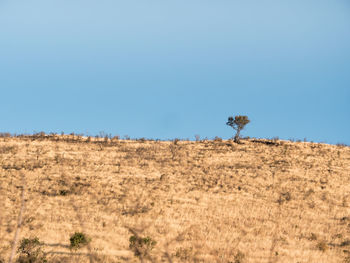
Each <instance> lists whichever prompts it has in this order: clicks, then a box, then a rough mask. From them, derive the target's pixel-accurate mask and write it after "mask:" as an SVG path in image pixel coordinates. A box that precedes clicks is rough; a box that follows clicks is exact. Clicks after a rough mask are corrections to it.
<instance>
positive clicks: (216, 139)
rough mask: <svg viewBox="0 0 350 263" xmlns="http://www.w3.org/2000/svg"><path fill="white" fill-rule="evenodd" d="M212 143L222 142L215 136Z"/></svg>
mask: <svg viewBox="0 0 350 263" xmlns="http://www.w3.org/2000/svg"><path fill="white" fill-rule="evenodd" d="M214 141H215V142H222V139H221V138H220V137H218V136H215V138H214Z"/></svg>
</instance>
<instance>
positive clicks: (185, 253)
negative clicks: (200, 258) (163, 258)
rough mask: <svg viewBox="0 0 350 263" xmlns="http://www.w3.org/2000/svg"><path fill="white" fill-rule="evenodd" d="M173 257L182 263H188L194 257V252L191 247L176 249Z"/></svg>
mask: <svg viewBox="0 0 350 263" xmlns="http://www.w3.org/2000/svg"><path fill="white" fill-rule="evenodd" d="M174 256H175V257H177V258H179V259H180V260H182V261H185V260H186V261H188V260H190V259H192V258H193V257H194V251H193V248H192V247H189V248H182V247H180V248H178V249H177V250H176V253H175V255H174Z"/></svg>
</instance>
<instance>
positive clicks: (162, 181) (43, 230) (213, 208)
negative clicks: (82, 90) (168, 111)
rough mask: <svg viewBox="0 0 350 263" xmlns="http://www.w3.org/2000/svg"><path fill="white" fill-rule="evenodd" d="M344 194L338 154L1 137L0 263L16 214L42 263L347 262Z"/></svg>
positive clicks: (308, 146)
mask: <svg viewBox="0 0 350 263" xmlns="http://www.w3.org/2000/svg"><path fill="white" fill-rule="evenodd" d="M349 186H350V147H346V146H335V145H326V144H317V143H303V142H298V143H296V142H287V141H277V140H276V141H267V140H253V139H250V140H243V141H242V144H236V143H233V142H232V141H220V140H216V141H200V142H190V141H173V142H170V141H147V140H138V141H132V140H107V139H106V140H104V139H100V140H97V139H89V140H88V141H87V138H81V137H76V136H75V137H72V136H65V137H64V136H49V137H48V136H37V137H21V138H0V187H1V188H0V220H1V221H0V223H1V225H0V261H1V258H3V259H4V260H6V262H7V260H8V258H9V257H10V253H11V246H12V242H13V240H14V236H15V232H16V228H17V222H18V216H19V214H20V210H21V207H22V206H23V205H22V204H24V206H23V208H24V209H22V212H23V220H22V225H21V227H20V229H19V230H20V231H19V237H18V243H17V246H18V245H19V243H20V241H21V240H22V239H23V238H34V237H37V238H38V239H39V240H40V242H41V243H40V248H41V249H42V251H43V252H44V253H45V257H46V258H47V259H48V262H140V260H141V261H144V262H147V261H153V262H226V263H229V262H235V263H239V262H315V263H316V262H317V263H320V262H329V263H330V262H350V209H349V206H350V192H349V190H350V187H349ZM22 191H23V194H24V202H21V193H22ZM75 232H83V233H85V234H86V235H87V236H88V237H89V238H91V242H90V243H89V244H88V245H87V246H84V247H82V248H80V249H77V250H74V249H71V248H70V247H69V245H70V243H69V242H70V240H69V238H70V236H71V235H72V234H74V233H75ZM131 236H134V238H140V239H137V240H141V242H139V243H138V242H136V243H135V242H134V241H135V239H134V241H132V239H131V240H130V237H131ZM142 238H144V239H142ZM147 238H148V239H147ZM142 240H143V241H142ZM145 240H146V241H145ZM147 240H148V241H147ZM153 241H155V242H153ZM16 253H17V254H16V259H17V258H18V256H19V253H18V252H16Z"/></svg>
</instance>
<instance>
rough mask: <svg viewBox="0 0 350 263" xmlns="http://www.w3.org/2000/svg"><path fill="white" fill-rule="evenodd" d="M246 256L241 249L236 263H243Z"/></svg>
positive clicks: (236, 256) (237, 254)
mask: <svg viewBox="0 0 350 263" xmlns="http://www.w3.org/2000/svg"><path fill="white" fill-rule="evenodd" d="M244 257H245V255H244V254H243V253H242V252H241V251H238V252H237V253H236V255H235V261H234V263H243V260H244Z"/></svg>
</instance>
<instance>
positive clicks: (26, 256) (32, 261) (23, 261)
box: [16, 237, 47, 263]
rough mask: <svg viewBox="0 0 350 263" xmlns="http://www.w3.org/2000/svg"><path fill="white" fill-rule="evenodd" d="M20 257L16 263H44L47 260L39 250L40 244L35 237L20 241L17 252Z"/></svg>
mask: <svg viewBox="0 0 350 263" xmlns="http://www.w3.org/2000/svg"><path fill="white" fill-rule="evenodd" d="M17 251H18V252H19V253H20V255H19V257H18V259H17V261H16V262H17V263H46V262H47V259H46V257H45V255H44V253H43V251H42V250H41V244H40V241H39V239H38V238H37V237H35V238H32V239H30V238H24V239H22V241H21V243H20V245H19V247H18V250H17Z"/></svg>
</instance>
